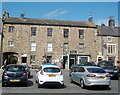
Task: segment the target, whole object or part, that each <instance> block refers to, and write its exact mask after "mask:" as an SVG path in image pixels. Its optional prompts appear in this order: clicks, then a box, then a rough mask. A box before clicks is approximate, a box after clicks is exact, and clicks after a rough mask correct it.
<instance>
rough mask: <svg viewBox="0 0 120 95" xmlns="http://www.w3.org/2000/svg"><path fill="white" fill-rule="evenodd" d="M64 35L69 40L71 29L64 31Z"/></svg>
mask: <svg viewBox="0 0 120 95" xmlns="http://www.w3.org/2000/svg"><path fill="white" fill-rule="evenodd" d="M63 33H64V38H68V37H69V29H64V30H63Z"/></svg>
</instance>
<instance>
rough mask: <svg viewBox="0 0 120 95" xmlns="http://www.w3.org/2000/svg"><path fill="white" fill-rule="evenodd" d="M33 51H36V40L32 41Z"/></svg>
mask: <svg viewBox="0 0 120 95" xmlns="http://www.w3.org/2000/svg"><path fill="white" fill-rule="evenodd" d="M31 51H36V42H31Z"/></svg>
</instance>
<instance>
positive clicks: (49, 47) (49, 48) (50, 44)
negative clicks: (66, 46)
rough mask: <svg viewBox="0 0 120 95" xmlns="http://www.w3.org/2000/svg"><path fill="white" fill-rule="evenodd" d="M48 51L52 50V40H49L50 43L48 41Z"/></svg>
mask: <svg viewBox="0 0 120 95" xmlns="http://www.w3.org/2000/svg"><path fill="white" fill-rule="evenodd" d="M47 51H48V52H51V51H52V43H51V42H48V43H47Z"/></svg>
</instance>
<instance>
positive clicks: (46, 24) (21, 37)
mask: <svg viewBox="0 0 120 95" xmlns="http://www.w3.org/2000/svg"><path fill="white" fill-rule="evenodd" d="M3 24H4V31H3V35H4V38H3V61H5V60H6V59H8V64H9V63H11V62H14V61H17V62H18V63H20V64H21V63H23V64H24V63H25V64H29V65H35V64H36V65H40V64H42V62H43V61H48V62H52V63H58V62H62V64H63V68H64V69H69V67H70V66H71V65H72V64H79V63H81V62H85V61H95V60H96V56H97V55H98V53H99V52H98V50H100V47H99V43H100V40H99V38H98V37H97V32H98V31H97V27H96V25H95V24H94V23H93V22H92V17H90V18H89V21H69V20H48V19H36V18H25V17H24V14H21V16H20V17H18V18H16V17H9V14H8V13H6V12H5V13H4V16H3ZM10 58H13V59H12V61H11V59H10Z"/></svg>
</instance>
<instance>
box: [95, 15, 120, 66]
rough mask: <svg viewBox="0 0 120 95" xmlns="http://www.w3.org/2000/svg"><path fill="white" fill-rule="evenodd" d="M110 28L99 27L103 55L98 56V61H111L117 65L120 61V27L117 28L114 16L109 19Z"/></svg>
mask: <svg viewBox="0 0 120 95" xmlns="http://www.w3.org/2000/svg"><path fill="white" fill-rule="evenodd" d="M108 24H109V26H105V25H104V24H103V25H102V26H98V38H99V39H100V40H101V41H100V42H101V43H100V46H101V51H100V52H101V53H100V54H99V55H98V56H97V58H98V60H111V61H113V62H114V63H115V64H116V65H118V63H119V62H118V61H119V60H120V47H119V46H120V44H119V39H120V32H119V27H116V26H115V21H114V18H113V17H112V16H110V17H109V21H108Z"/></svg>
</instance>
